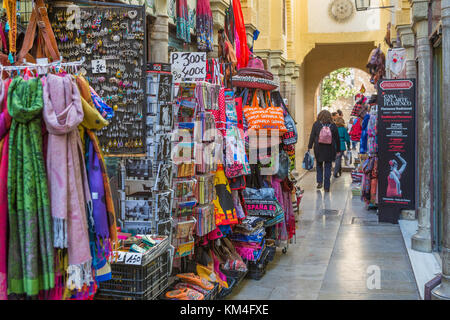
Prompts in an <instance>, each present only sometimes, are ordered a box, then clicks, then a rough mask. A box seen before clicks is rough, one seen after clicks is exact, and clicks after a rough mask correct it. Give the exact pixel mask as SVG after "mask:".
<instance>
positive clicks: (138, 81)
mask: <svg viewBox="0 0 450 320" xmlns="http://www.w3.org/2000/svg"><path fill="white" fill-rule="evenodd" d="M49 14H50V19H51V21H52V23H51V26H52V28H53V30H54V32H55V36H56V40H57V43H58V48H59V50H60V53H61V55H62V56H63V57H64V59H66V60H68V61H76V60H81V59H84V61H85V63H84V64H83V67H82V68H81V69H80V72H81V73H82V74H83V75H84V76H85V77H86V79H88V80H89V82H90V83H91V85H92V88H91V90H92V92H93V93H94V94H95V95H96V96H99V97H101V98H102V99H103V100H104V101H105V104H104V105H102V107H103V108H104V110H102V112H104V113H106V114H108V116H107V119H108V120H110V122H111V123H110V125H109V126H108V127H105V128H103V129H102V130H99V131H98V134H97V135H98V139H99V141H100V146H101V149H102V151H103V152H104V153H105V154H106V155H114V156H120V155H144V154H145V152H146V145H145V136H146V122H145V104H146V101H145V99H144V97H145V91H146V86H145V77H144V75H145V66H146V61H145V57H146V48H147V46H146V45H145V37H146V36H145V35H146V33H145V30H146V25H145V21H146V20H145V9H144V7H143V6H131V5H121V6H117V5H116V6H115V5H114V4H108V3H101V4H99V5H96V6H92V5H80V6H77V10H74V9H73V8H68V5H67V4H61V3H52V6H51V9H50V12H49ZM74 15H75V17H74ZM97 100H98V99H94V101H97ZM96 106H97V107H98V104H97V103H96ZM108 106H109V107H108ZM113 115H114V117H113Z"/></svg>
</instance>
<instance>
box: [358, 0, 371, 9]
mask: <svg viewBox="0 0 450 320" xmlns="http://www.w3.org/2000/svg"><path fill="white" fill-rule="evenodd" d="M355 7H356V11H366V10H367V9H369V8H370V0H355Z"/></svg>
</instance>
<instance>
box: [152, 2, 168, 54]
mask: <svg viewBox="0 0 450 320" xmlns="http://www.w3.org/2000/svg"><path fill="white" fill-rule="evenodd" d="M155 9H156V19H155V23H154V24H153V26H152V27H151V30H150V39H149V40H150V46H151V54H150V62H160V63H168V62H169V16H168V15H167V0H158V1H156V2H155Z"/></svg>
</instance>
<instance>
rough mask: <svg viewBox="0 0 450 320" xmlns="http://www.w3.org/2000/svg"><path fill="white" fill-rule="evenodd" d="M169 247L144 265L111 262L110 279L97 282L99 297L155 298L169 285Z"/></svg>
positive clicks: (112, 298)
mask: <svg viewBox="0 0 450 320" xmlns="http://www.w3.org/2000/svg"><path fill="white" fill-rule="evenodd" d="M171 252H172V251H171V249H168V250H166V251H165V252H163V253H162V254H160V255H159V256H157V257H156V258H154V259H153V260H152V261H150V262H149V263H147V264H146V265H139V266H137V265H124V264H117V263H113V264H111V271H112V279H111V280H109V281H104V282H101V283H100V284H99V293H98V295H99V297H100V298H101V299H108V300H155V299H156V298H157V297H158V296H159V295H160V294H161V292H163V291H165V290H166V289H167V287H168V285H169V274H170V273H171V270H170V269H171V260H172V256H171Z"/></svg>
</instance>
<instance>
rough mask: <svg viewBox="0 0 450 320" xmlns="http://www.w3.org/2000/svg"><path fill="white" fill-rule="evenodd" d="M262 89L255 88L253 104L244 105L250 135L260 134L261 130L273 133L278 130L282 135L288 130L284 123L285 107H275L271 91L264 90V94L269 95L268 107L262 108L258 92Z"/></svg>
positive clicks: (267, 99)
mask: <svg viewBox="0 0 450 320" xmlns="http://www.w3.org/2000/svg"><path fill="white" fill-rule="evenodd" d="M259 91H260V90H255V93H254V94H253V99H252V102H251V105H246V106H245V107H244V116H245V118H246V120H247V122H248V127H249V135H252V134H256V135H258V133H259V131H260V130H264V129H265V130H267V133H268V134H271V133H272V132H273V131H274V130H278V134H279V135H280V136H282V135H284V134H285V133H286V132H287V129H286V126H285V124H284V114H283V109H282V108H280V107H275V106H274V105H273V104H272V100H271V98H270V92H268V91H264V96H265V97H267V98H266V99H265V100H266V103H267V107H266V108H262V107H261V106H260V105H259V102H258V99H257V94H258V92H259Z"/></svg>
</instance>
